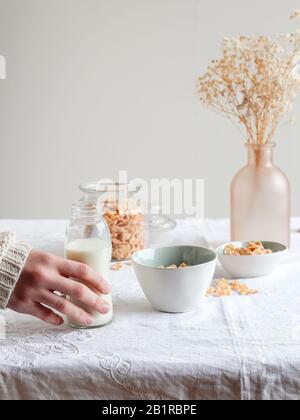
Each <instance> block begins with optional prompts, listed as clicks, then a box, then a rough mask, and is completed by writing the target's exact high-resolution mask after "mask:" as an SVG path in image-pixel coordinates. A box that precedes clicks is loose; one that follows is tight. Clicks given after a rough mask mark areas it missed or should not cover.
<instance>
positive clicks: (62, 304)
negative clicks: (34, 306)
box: [41, 292, 94, 326]
mask: <svg viewBox="0 0 300 420" xmlns="http://www.w3.org/2000/svg"><path fill="white" fill-rule="evenodd" d="M41 302H42V303H43V304H45V305H47V306H50V308H53V309H55V310H56V311H58V312H60V313H62V314H64V315H66V316H67V317H68V318H69V319H71V320H72V321H73V322H74V323H76V324H79V325H84V326H90V325H92V324H93V322H94V319H93V317H92V315H90V314H88V313H87V312H86V311H84V310H83V309H82V308H79V307H78V306H76V305H74V304H73V303H72V302H70V301H68V300H67V299H64V298H62V297H60V296H57V295H55V294H54V293H51V292H47V293H45V294H44V295H43V296H42V297H41Z"/></svg>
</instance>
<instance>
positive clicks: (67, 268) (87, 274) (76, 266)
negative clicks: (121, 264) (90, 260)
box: [59, 259, 111, 295]
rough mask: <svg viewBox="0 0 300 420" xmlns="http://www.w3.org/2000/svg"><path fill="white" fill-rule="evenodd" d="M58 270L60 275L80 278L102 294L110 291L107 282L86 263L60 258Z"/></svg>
mask: <svg viewBox="0 0 300 420" xmlns="http://www.w3.org/2000/svg"><path fill="white" fill-rule="evenodd" d="M59 271H60V274H61V275H62V276H64V277H73V278H74V279H77V280H80V281H81V282H84V283H85V284H86V285H87V286H88V287H90V288H93V289H95V290H96V291H97V292H100V293H102V294H104V295H107V294H109V293H110V291H111V290H110V286H109V284H108V282H107V281H106V280H104V278H103V277H101V276H100V275H99V274H97V273H96V271H94V270H93V269H92V268H90V267H89V266H88V265H85V264H82V263H78V262H75V261H70V260H64V259H61V262H60V264H59Z"/></svg>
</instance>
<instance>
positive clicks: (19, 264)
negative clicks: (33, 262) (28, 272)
mask: <svg viewBox="0 0 300 420" xmlns="http://www.w3.org/2000/svg"><path fill="white" fill-rule="evenodd" d="M29 253H30V248H29V247H28V246H27V245H26V244H23V243H21V242H17V241H16V236H15V234H14V233H11V232H4V233H0V309H5V308H6V306H7V304H8V302H9V299H10V297H11V295H12V293H13V291H14V289H15V286H16V284H17V281H18V280H19V277H20V274H21V272H22V270H23V268H24V265H25V262H26V260H27V257H28V255H29Z"/></svg>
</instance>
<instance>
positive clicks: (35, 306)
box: [28, 302, 64, 325]
mask: <svg viewBox="0 0 300 420" xmlns="http://www.w3.org/2000/svg"><path fill="white" fill-rule="evenodd" d="M28 315H32V316H34V317H35V318H38V319H41V320H42V321H44V322H47V323H48V324H51V325H62V324H63V323H64V320H63V318H61V317H60V316H59V315H57V314H55V313H54V312H52V311H51V310H50V309H48V308H45V307H44V306H43V305H40V304H39V303H33V302H32V303H31V305H30V309H29V310H28Z"/></svg>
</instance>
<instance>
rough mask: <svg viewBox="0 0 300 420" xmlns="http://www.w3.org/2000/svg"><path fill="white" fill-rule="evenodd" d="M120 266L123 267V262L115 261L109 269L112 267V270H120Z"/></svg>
mask: <svg viewBox="0 0 300 420" xmlns="http://www.w3.org/2000/svg"><path fill="white" fill-rule="evenodd" d="M122 268H123V264H122V263H116V264H114V265H113V266H112V267H111V269H112V270H113V271H120V270H121V269H122Z"/></svg>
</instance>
